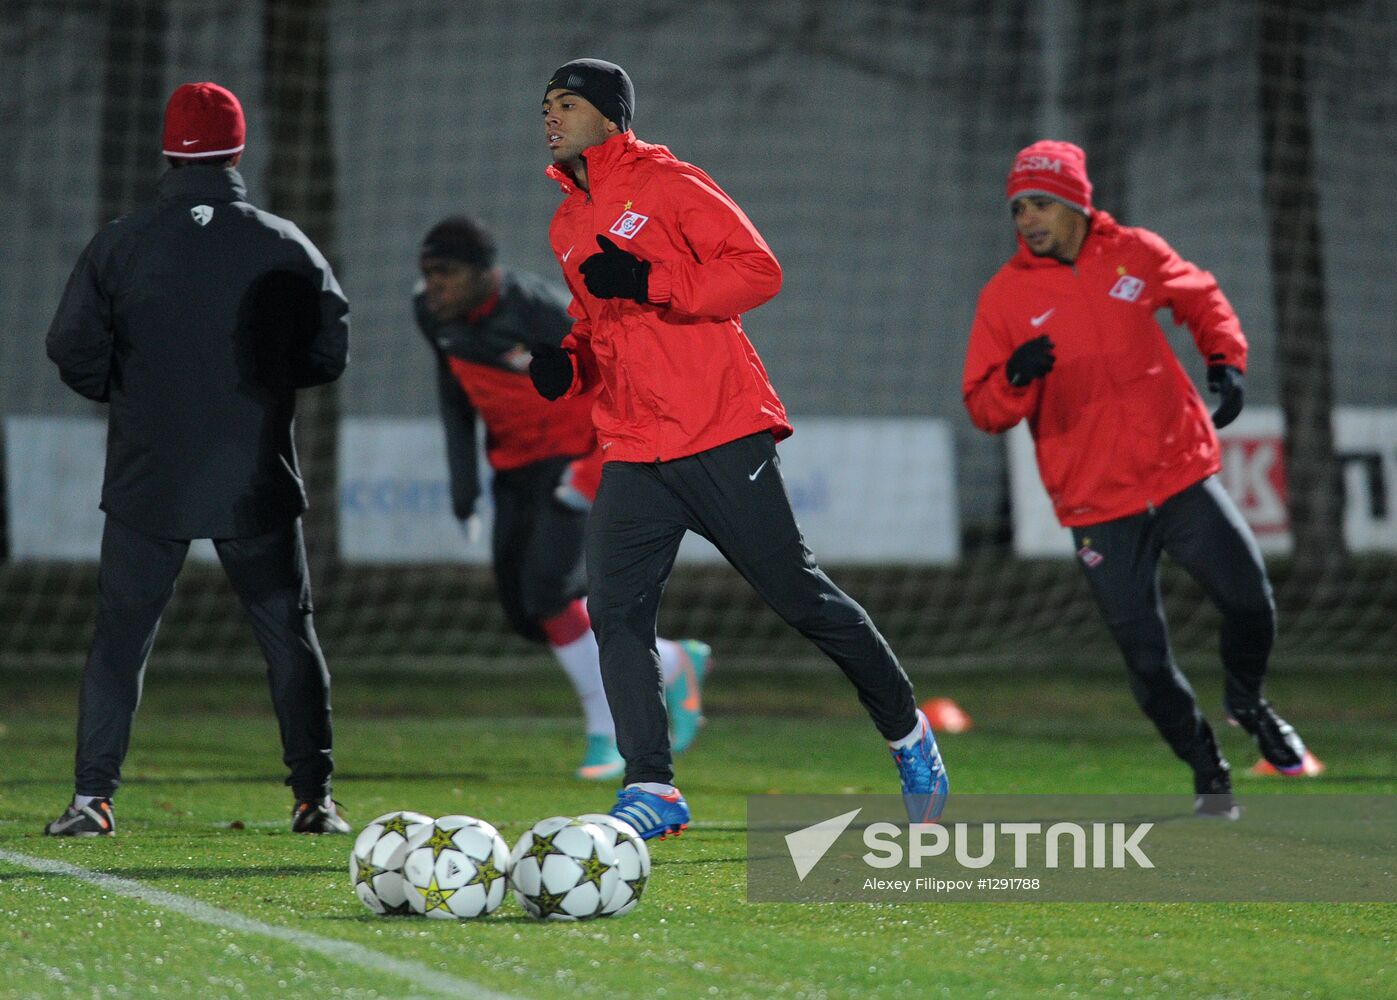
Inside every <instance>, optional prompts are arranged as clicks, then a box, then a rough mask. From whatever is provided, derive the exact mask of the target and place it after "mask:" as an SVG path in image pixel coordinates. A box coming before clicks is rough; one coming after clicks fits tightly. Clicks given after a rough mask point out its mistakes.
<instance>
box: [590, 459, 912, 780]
mask: <svg viewBox="0 0 1397 1000" xmlns="http://www.w3.org/2000/svg"><path fill="white" fill-rule="evenodd" d="M685 531H694V532H697V533H698V534H700V535H702V536H704V537H705V538H707V539H708V540H709V541H711V542H712V543H713V544H714V546H716V547H717V549H718V550H719V551H720V552H721V553H722V554H723V555H724V556H725V557H726V558H727V560H728V562H729V563H731V564H732V565H733V567H734V568H735V569H736V570H737V571H738V572H739V573H741V574H742V576H743V577H744V578H745V579H746V580H747V582H748V583H750V584H751V585H752V586H753V587H754V588H755V589H756V591H757V593H759V594H760V595H761V596H762V598H763V599H764V600H765V601H766V602H767V604H769V605H770V606H771V607H772V609H773V610H774V611H775V612H776V613H777V614H778V615H780V616H781V618H782V619H784V620H785V621H786V622H787V623H788V624H790V625H792V626H793V627H795V628H796V629H797V630H799V631H800V633H801V634H802V635H804V636H806V637H807V638H808V639H810V640H811V641H812V642H813V643H815V645H817V646H818V647H819V648H820V649H821V650H822V651H823V652H824V653H825V654H826V655H828V656H829V658H830V659H832V660H834V662H835V663H837V664H838V665H839V667H840V669H841V670H843V671H844V673H845V675H846V676H847V677H848V678H849V680H850V681H851V682H853V685H854V688H855V689H856V691H857V692H858V697H859V700H860V701H861V702H862V703H863V706H864V708H865V709H867V711H868V714H869V716H870V717H871V718H872V720H873V723H874V725H875V726H876V727H877V728H878V731H879V732H880V733H881V734H882V735H883V736H884V738H886V739H889V740H896V739H900V738H901V737H903V736H906V735H907V734H908V733H909V732H911V731H912V728H913V727H914V726H915V725H916V722H917V718H916V705H915V703H914V701H913V697H912V685H911V684H910V682H909V681H908V680H907V675H906V674H905V673H904V672H903V670H902V667H901V666H900V665H899V664H898V662H897V658H896V657H895V656H894V655H893V652H892V650H891V649H890V648H889V647H888V644H887V642H886V641H885V640H884V639H883V636H882V635H881V634H880V633H879V632H878V629H877V628H876V627H875V626H874V624H873V622H872V621H871V620H870V619H869V617H868V615H867V613H866V612H865V611H864V610H863V608H861V607H859V605H858V604H857V603H855V602H854V601H853V599H851V598H850V597H849V596H848V595H847V594H845V593H844V592H843V591H842V590H840V589H839V588H838V587H836V586H835V585H834V583H833V582H831V581H830V579H829V577H827V576H826V575H825V574H824V572H823V571H822V570H821V569H820V568H819V566H817V565H816V564H815V559H814V557H813V556H812V555H811V554H810V550H809V549H807V548H806V547H805V540H804V539H803V538H802V537H801V534H800V528H799V527H798V526H797V525H796V521H795V516H794V515H793V514H792V513H791V503H790V498H789V497H788V496H787V494H786V487H785V484H784V483H783V482H782V480H781V468H780V461H779V460H778V459H777V457H776V444H775V441H774V439H773V438H772V436H771V435H770V434H769V433H761V434H754V435H751V436H749V437H745V438H739V439H738V440H736V441H732V442H729V443H728V444H725V445H721V446H719V447H717V448H712V449H710V450H708V451H705V452H700V453H699V454H697V455H691V456H688V457H686V458H680V459H676V460H674V461H671V462H655V463H634V462H608V463H607V464H606V465H605V466H604V467H603V472H602V481H601V489H600V490H599V492H598V493H597V499H596V503H595V504H594V505H593V507H592V515H591V518H590V520H589V522H588V526H587V577H588V593H589V597H588V602H587V606H588V610H589V611H590V612H591V616H592V627H593V629H594V630H595V631H596V634H597V643H598V645H599V646H600V649H601V668H602V681H603V683H604V684H605V686H606V697H607V701H608V702H609V703H610V705H611V714H612V716H613V717H614V718H615V720H616V743H617V746H618V747H619V749H620V751H621V755H622V756H623V757H625V759H626V779H625V780H626V781H627V782H628V783H629V782H635V781H660V782H669V781H671V780H672V779H673V774H674V772H673V769H672V766H671V761H670V751H669V734H668V725H667V722H668V719H667V716H666V714H665V699H664V684H663V682H662V680H661V675H660V662H659V655H658V654H657V653H656V651H655V623H656V618H657V616H658V613H659V605H660V595H661V594H662V593H663V592H664V587H665V582H666V581H667V580H668V579H669V575H670V571H671V570H672V569H673V568H674V559H675V555H676V553H677V552H678V549H679V543H680V540H681V539H682V538H683V536H684V532H685Z"/></svg>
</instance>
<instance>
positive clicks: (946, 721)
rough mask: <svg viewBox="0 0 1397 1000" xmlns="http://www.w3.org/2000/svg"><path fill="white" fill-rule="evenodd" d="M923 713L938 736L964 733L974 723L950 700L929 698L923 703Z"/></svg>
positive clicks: (963, 710)
mask: <svg viewBox="0 0 1397 1000" xmlns="http://www.w3.org/2000/svg"><path fill="white" fill-rule="evenodd" d="M922 712H923V713H925V715H926V721H927V722H928V723H930V725H931V728H932V730H933V731H935V732H936V733H937V734H938V735H939V734H941V733H963V732H965V731H966V730H968V729H969V728H970V727H971V725H973V723H972V722H971V721H970V716H969V715H967V714H966V713H965V709H963V708H961V707H960V706H959V705H957V704H956V703H955V702H954V701H952V700H951V699H950V698H928V699H927V700H926V701H924V702H922Z"/></svg>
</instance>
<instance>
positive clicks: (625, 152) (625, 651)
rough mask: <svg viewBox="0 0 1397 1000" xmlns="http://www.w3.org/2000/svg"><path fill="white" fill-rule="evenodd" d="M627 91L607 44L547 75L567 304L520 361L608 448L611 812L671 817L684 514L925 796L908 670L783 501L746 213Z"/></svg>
mask: <svg viewBox="0 0 1397 1000" xmlns="http://www.w3.org/2000/svg"><path fill="white" fill-rule="evenodd" d="M634 109H635V95H634V91H633V89H632V87H631V81H630V78H629V77H627V76H626V73H625V71H624V70H622V69H621V68H620V67H619V66H616V65H614V64H612V63H608V62H602V61H600V60H595V59H579V60H576V61H574V62H570V63H567V64H566V65H564V66H562V67H561V68H559V69H558V70H557V72H555V73H554V74H553V76H552V78H551V79H550V80H549V82H548V85H547V87H545V88H544V98H543V125H544V135H545V138H546V141H547V144H548V148H549V151H550V152H551V154H552V157H553V165H552V166H551V167H550V168H549V170H548V173H549V175H550V176H551V177H553V178H554V179H555V180H556V181H557V182H558V183H559V185H560V186H561V187H562V190H563V196H564V197H563V202H562V204H561V205H559V206H558V210H557V212H556V214H555V215H554V217H553V223H552V226H551V227H550V230H549V241H550V243H551V244H552V247H553V252H554V253H555V254H556V255H557V258H558V261H559V263H560V265H561V266H562V269H563V276H564V278H565V279H566V280H567V284H568V288H569V289H570V290H571V291H572V295H573V298H572V305H571V307H570V309H569V311H570V312H571V313H572V316H573V317H574V319H575V320H576V322H575V323H574V324H573V328H572V332H571V333H570V334H569V335H568V337H567V339H566V340H565V341H564V342H563V348H562V349H557V350H553V351H536V352H535V356H534V361H533V363H532V364H531V366H530V373H531V374H532V375H533V378H534V383H535V385H536V386H537V387H538V390H539V392H540V393H541V394H542V395H544V396H547V397H548V398H550V399H559V398H561V399H563V400H564V401H566V400H568V399H572V398H575V397H576V396H577V395H578V394H579V393H587V392H596V393H597V397H596V403H595V405H594V407H593V420H594V423H595V424H596V428H597V437H598V439H599V440H600V442H601V448H602V453H603V458H604V459H605V464H604V465H603V467H602V480H601V486H600V488H599V490H598V492H597V499H596V503H595V504H594V505H593V507H592V516H591V520H590V522H589V523H588V526H587V574H588V580H589V587H590V592H591V610H592V622H593V626H594V627H595V629H596V633H597V640H598V642H599V644H600V646H601V664H602V679H603V681H604V682H605V684H606V693H607V697H608V699H609V701H610V703H611V709H612V713H613V715H614V716H615V719H616V739H617V744H618V745H619V747H620V750H621V754H622V756H623V757H625V759H626V778H625V780H626V787H625V788H623V789H622V790H621V793H620V796H619V798H618V800H617V803H616V805H615V807H614V808H613V809H612V814H613V815H615V816H619V817H620V818H622V819H624V820H626V821H627V822H629V823H631V824H632V825H634V826H635V827H636V828H637V829H638V830H639V832H640V834H641V835H642V836H644V837H646V838H650V837H657V836H664V835H666V834H667V833H671V832H678V831H679V830H681V829H682V828H683V827H684V826H685V825H686V824H687V823H688V822H689V808H688V805H687V803H686V802H685V801H684V799H683V796H681V795H680V794H679V791H678V789H676V788H675V787H674V785H673V784H672V781H673V776H674V771H673V766H672V761H671V756H670V745H669V740H668V739H667V738H666V734H665V703H664V699H663V698H662V697H660V684H659V678H658V673H657V670H656V660H657V657H656V652H655V621H656V616H657V615H658V613H659V601H660V595H661V594H662V593H663V591H664V586H665V582H666V580H667V579H668V578H669V574H670V571H671V569H672V568H673V566H674V558H675V554H676V553H677V551H678V549H679V543H680V541H681V540H682V539H683V537H684V534H685V532H686V531H694V532H697V533H698V534H700V535H702V536H704V537H705V538H707V539H708V540H709V541H711V542H713V544H714V545H715V546H716V547H717V548H718V549H719V551H721V552H722V553H723V555H724V556H726V557H727V559H728V561H729V562H730V563H732V565H733V566H734V567H735V568H736V569H737V570H738V572H740V573H741V574H742V575H743V576H744V577H745V578H746V579H747V581H748V582H749V583H751V584H752V586H754V587H755V588H756V589H757V591H758V592H759V593H760V594H761V595H762V597H763V598H764V599H765V600H766V601H767V603H768V604H770V605H771V606H772V608H774V609H775V610H776V612H777V613H778V614H779V615H781V617H782V618H784V619H785V620H786V621H787V622H789V623H790V624H791V625H793V626H795V627H796V628H797V629H799V630H800V631H801V632H802V633H803V634H804V635H806V636H807V637H808V638H810V639H811V640H812V641H813V642H815V643H816V645H818V646H819V647H820V649H821V650H823V651H824V652H825V653H826V654H827V655H829V656H830V658H831V659H833V660H834V661H835V662H836V663H837V664H839V666H840V667H841V668H842V669H843V670H844V672H845V674H846V675H847V676H848V677H849V679H850V680H851V681H852V682H853V684H854V686H855V688H856V689H857V690H858V694H859V699H860V700H861V701H862V702H863V704H864V706H865V708H866V709H867V710H868V712H869V715H870V716H871V717H872V719H873V721H874V724H875V725H876V726H877V728H878V730H879V732H881V733H882V734H883V736H884V737H885V738H886V739H887V740H888V741H889V742H890V744H891V745H892V749H893V757H894V759H895V760H896V761H897V764H898V769H899V772H900V774H901V777H902V782H903V792H904V794H905V796H906V798H907V805H908V811H909V814H911V815H912V817H913V818H914V819H916V820H921V821H928V820H930V819H933V818H935V817H936V816H937V815H939V814H940V811H941V806H942V803H943V802H944V799H945V795H946V787H947V786H946V776H945V770H944V768H943V767H942V765H941V758H940V754H939V753H938V751H937V749H936V741H935V739H934V737H933V736H932V733H931V729H930V727H929V726H928V725H927V723H926V719H925V717H924V716H923V715H922V714H921V713H920V712H919V711H918V710H917V706H916V703H915V702H914V701H913V698H912V685H911V684H910V683H909V682H908V680H907V675H906V674H904V673H903V671H902V668H901V666H899V664H898V662H897V658H896V657H895V656H894V655H893V653H892V650H891V649H889V648H888V644H887V642H885V641H884V639H883V637H882V635H880V634H879V632H878V630H877V629H876V628H875V627H874V625H873V622H872V621H871V620H869V617H868V615H867V614H866V613H865V612H864V610H863V609H862V608H861V607H859V606H858V604H856V603H855V602H854V601H853V600H852V599H850V598H849V597H848V595H846V594H845V593H844V592H843V591H841V590H839V589H838V588H837V587H836V586H835V585H834V584H833V583H832V582H831V581H830V579H829V577H827V576H826V575H825V574H824V573H823V572H822V571H821V570H820V568H819V567H818V566H817V565H816V564H815V560H814V557H813V556H811V554H810V550H809V549H807V548H806V547H805V541H804V539H803V538H802V537H801V534H800V529H799V527H798V526H797V525H796V522H795V517H794V516H793V515H792V513H791V505H790V500H789V498H788V497H787V495H786V490H785V486H784V484H783V483H782V480H781V469H780V462H779V460H778V459H777V456H776V442H777V441H778V440H780V439H782V438H784V437H786V436H787V435H789V434H790V433H791V425H790V424H789V423H788V422H787V420H786V412H785V409H784V408H783V407H782V405H781V401H780V400H779V399H778V398H777V396H776V392H775V390H774V389H772V387H771V382H770V381H769V380H768V379H767V374H766V370H765V369H764V368H763V367H762V363H761V360H760V359H759V358H758V357H757V353H756V351H755V350H753V349H752V345H751V343H749V342H748V340H747V337H746V335H745V334H744V333H743V330H742V323H741V320H740V319H739V316H738V314H739V313H742V312H745V311H747V310H749V309H755V308H756V307H757V306H759V305H761V304H762V303H763V302H765V301H767V300H768V299H770V298H771V297H772V296H773V295H775V294H776V292H777V291H778V290H779V289H780V287H781V267H780V265H779V264H778V263H777V262H776V258H775V256H774V255H773V254H772V252H771V249H770V248H769V247H768V246H767V245H766V242H765V241H764V240H763V239H762V237H761V235H760V234H759V233H758V232H757V230H756V228H755V227H754V226H753V225H752V223H751V222H750V221H749V220H748V218H747V216H746V215H744V214H743V212H742V210H741V209H740V208H738V207H737V205H736V204H735V203H734V202H733V200H732V199H731V198H729V197H728V196H727V194H725V193H724V192H723V190H722V189H721V188H720V187H719V186H718V185H717V184H716V183H715V182H714V181H713V179H712V178H711V177H709V176H708V175H707V174H705V173H704V172H703V171H702V170H700V169H699V168H698V167H695V166H693V165H692V164H688V163H684V162H682V161H680V160H678V159H676V158H675V157H674V156H673V155H672V154H671V153H670V151H669V150H668V149H666V148H665V147H663V146H656V145H652V144H650V143H646V142H641V141H640V140H639V139H637V138H636V137H635V134H634V133H633V132H631V131H630V129H629V123H630V119H631V117H632V114H633V113H634Z"/></svg>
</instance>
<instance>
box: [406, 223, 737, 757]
mask: <svg viewBox="0 0 1397 1000" xmlns="http://www.w3.org/2000/svg"><path fill="white" fill-rule="evenodd" d="M495 258H496V246H495V239H494V237H493V236H492V235H491V234H490V233H489V232H487V231H486V229H485V228H484V227H483V226H482V225H481V224H480V223H478V222H477V221H475V220H474V219H470V218H467V217H465V216H454V217H452V218H448V219H443V220H442V221H441V222H439V223H437V224H436V225H435V226H433V227H432V229H431V231H430V232H428V233H427V236H426V238H425V239H424V240H423V241H422V248H421V253H420V257H419V263H420V266H421V269H422V286H421V288H420V289H419V290H418V291H417V293H416V294H415V295H414V296H413V312H414V314H415V315H416V317H417V326H418V329H419V330H420V331H421V332H422V336H423V337H424V338H425V339H426V341H427V343H428V345H429V346H430V347H431V349H432V352H433V353H434V355H435V356H436V369H437V396H438V399H439V401H440V405H441V421H442V431H443V432H444V435H445V438H446V463H447V469H448V471H449V474H450V480H451V507H452V513H454V514H455V515H456V517H457V519H458V520H459V521H460V522H461V528H462V532H463V534H465V536H466V538H467V539H473V538H474V537H475V535H476V534H477V533H478V531H479V525H480V517H479V515H478V514H476V512H475V508H476V502H477V501H478V500H479V498H480V479H481V475H480V460H479V458H478V457H477V450H476V427H477V425H478V424H479V425H483V426H484V429H485V461H486V462H487V463H488V464H489V466H490V468H491V469H492V470H493V471H494V478H493V480H492V483H491V487H492V488H491V493H492V496H493V499H494V504H495V517H494V527H493V532H492V537H491V539H490V551H491V556H492V558H493V562H494V567H495V583H496V585H497V588H498V592H499V599H500V606H501V608H502V609H503V610H504V613H505V617H506V618H507V619H508V620H509V624H510V626H511V627H512V628H513V629H514V631H515V632H517V633H518V634H519V635H521V636H523V637H524V638H525V639H528V640H530V641H532V642H543V643H546V644H547V645H548V648H549V649H550V650H551V651H552V653H553V656H554V657H555V658H556V659H557V661H558V663H559V665H560V666H561V667H562V668H563V670H564V672H565V673H566V674H567V675H568V679H569V680H570V681H572V684H573V687H574V689H575V690H576V691H577V696H578V699H579V700H580V701H581V702H582V712H583V716H584V718H585V724H586V734H587V744H586V749H585V751H584V753H583V757H582V763H581V764H580V765H579V766H578V768H577V776H578V777H579V778H586V779H591V780H597V781H600V780H606V779H611V778H617V777H620V775H621V772H622V770H623V767H624V764H623V762H622V760H621V755H620V754H619V753H618V752H617V750H616V730H615V728H614V726H613V725H612V720H611V710H610V708H609V707H608V706H607V703H606V693H605V691H604V690H603V688H602V680H601V667H600V666H599V664H598V661H597V642H596V639H595V638H594V637H593V635H592V624H591V620H590V619H589V617H588V615H587V603H586V600H585V595H586V571H585V570H584V568H583V565H582V538H583V530H584V526H585V525H586V523H587V511H588V509H589V508H590V507H591V502H592V497H593V496H595V494H596V490H597V481H598V480H599V479H600V478H601V450H600V448H598V446H597V437H596V431H594V430H593V429H592V417H591V408H592V406H591V404H592V398H591V396H589V395H585V394H584V395H580V396H577V397H575V398H574V399H571V400H568V401H567V402H566V403H550V402H548V401H547V400H544V399H540V398H539V395H538V393H537V392H535V391H534V387H533V385H531V384H530V381H529V376H528V374H527V372H528V366H529V360H530V357H531V354H530V349H531V347H536V345H538V344H546V345H547V346H549V347H554V348H556V347H557V346H558V344H559V343H560V342H561V341H562V339H563V337H565V336H566V335H567V333H568V331H569V330H570V329H571V328H572V317H571V316H569V315H568V314H567V302H568V297H567V294H566V293H565V292H563V290H562V289H560V288H557V287H556V286H554V285H553V284H550V283H549V282H546V281H544V280H543V279H542V278H539V277H536V276H535V275H532V274H528V273H527V272H523V271H508V270H505V269H503V268H501V267H499V266H497V265H496V262H495ZM658 642H659V646H658V648H659V655H660V665H661V672H662V674H663V676H664V683H665V700H666V702H667V704H668V707H669V721H670V741H671V743H672V744H673V746H674V750H675V752H676V753H679V752H681V751H683V750H685V749H687V748H688V746H689V744H691V743H692V742H693V741H694V738H695V737H696V736H697V735H698V731H699V727H700V725H701V724H702V722H703V702H702V689H701V685H702V682H703V678H704V676H705V674H707V672H708V671H709V670H710V669H711V667H712V659H711V657H710V652H711V651H710V650H709V648H708V645H707V644H706V643H702V642H697V641H695V640H693V639H684V640H680V641H675V640H672V639H660V640H658Z"/></svg>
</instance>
